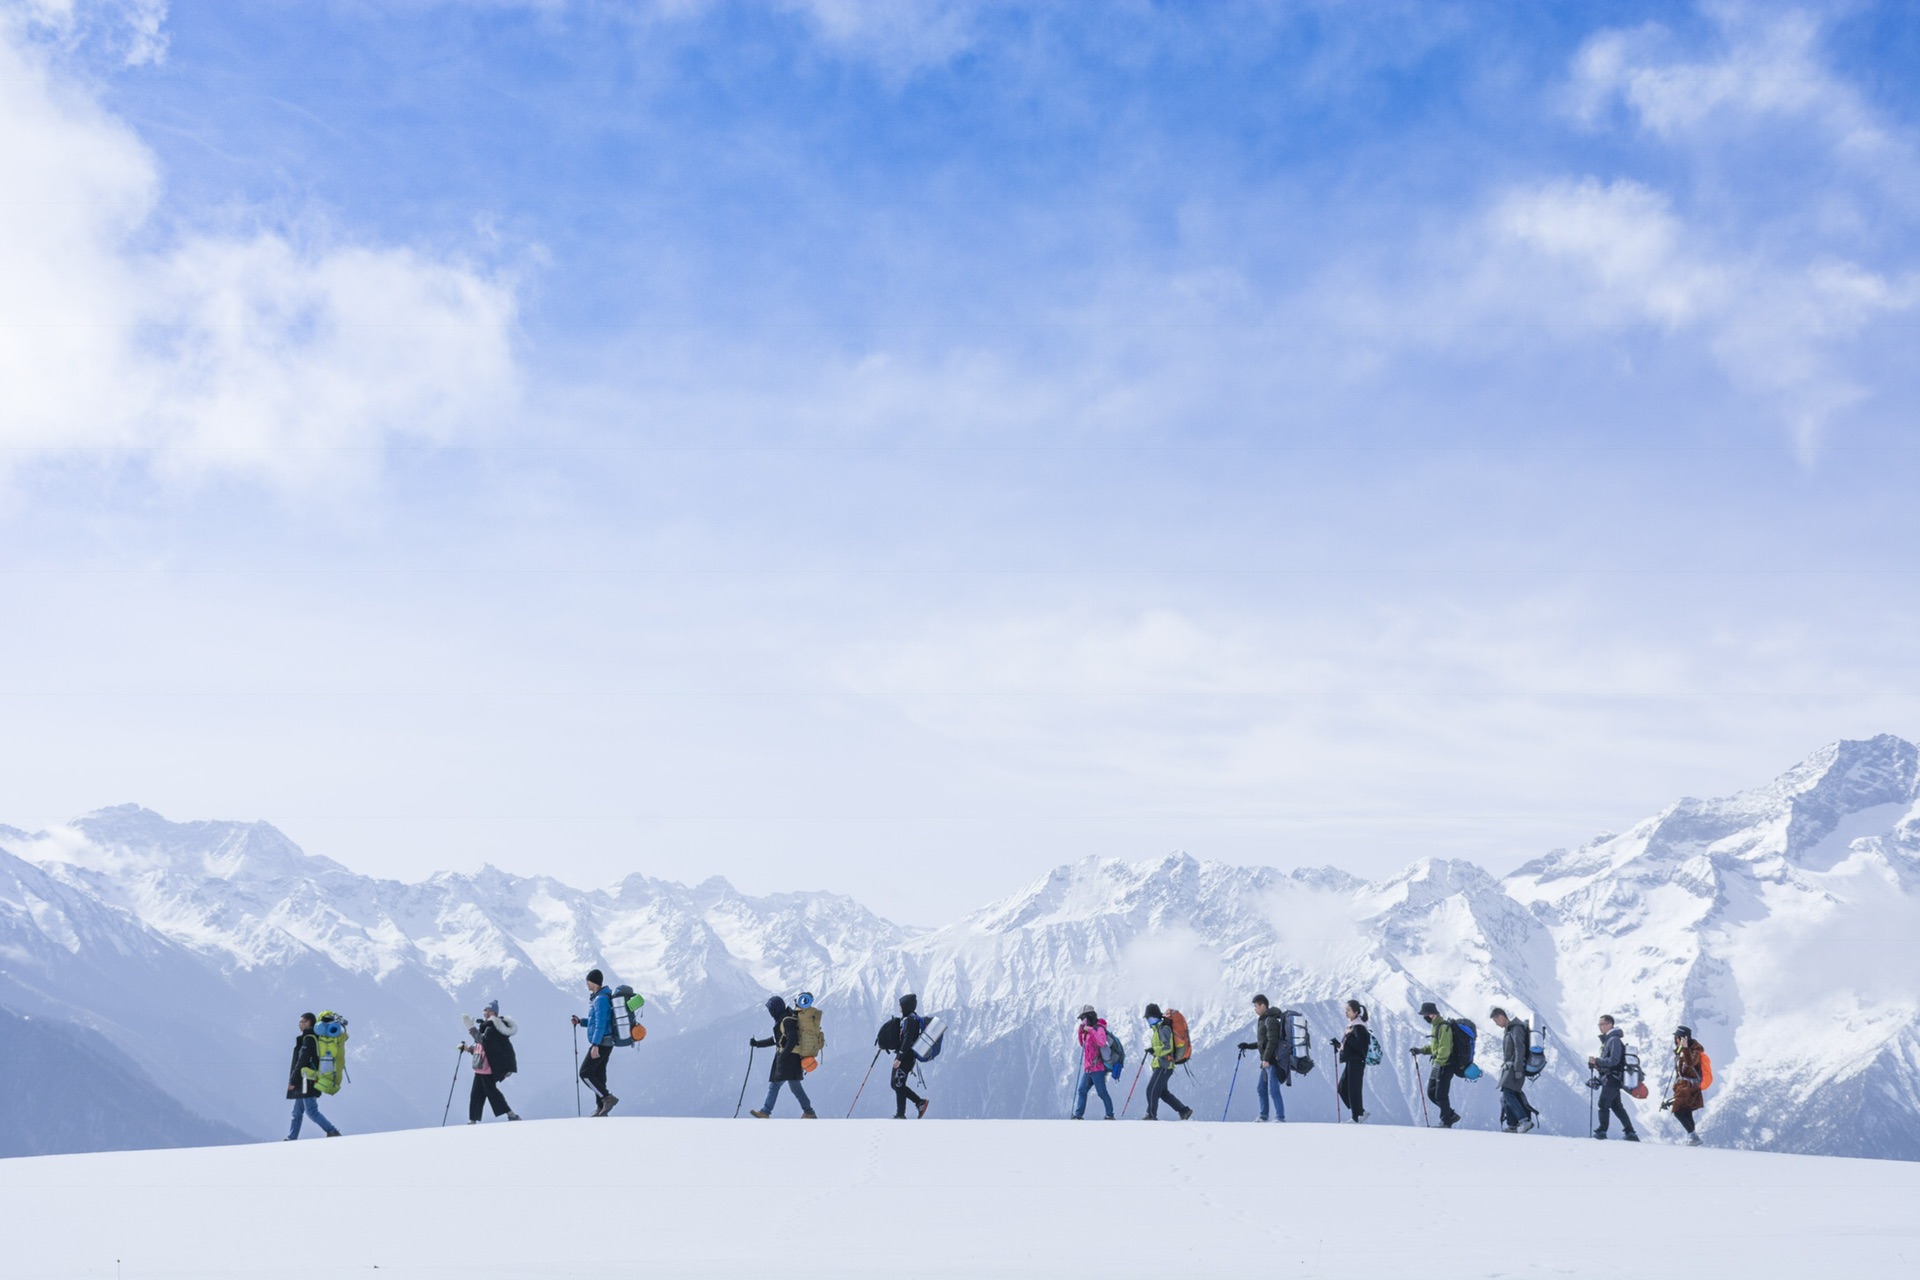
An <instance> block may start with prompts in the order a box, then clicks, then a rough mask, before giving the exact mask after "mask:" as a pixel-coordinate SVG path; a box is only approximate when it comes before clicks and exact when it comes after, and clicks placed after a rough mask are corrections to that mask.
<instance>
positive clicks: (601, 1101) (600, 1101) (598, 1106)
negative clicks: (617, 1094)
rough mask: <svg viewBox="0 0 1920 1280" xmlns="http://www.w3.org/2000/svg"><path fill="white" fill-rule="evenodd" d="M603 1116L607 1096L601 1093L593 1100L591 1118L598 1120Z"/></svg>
mask: <svg viewBox="0 0 1920 1280" xmlns="http://www.w3.org/2000/svg"><path fill="white" fill-rule="evenodd" d="M605 1114H607V1095H606V1094H604V1093H603V1094H601V1095H600V1096H599V1097H597V1098H595V1099H594V1100H593V1118H594V1119H596V1120H598V1119H599V1118H600V1117H601V1116H603V1115H605Z"/></svg>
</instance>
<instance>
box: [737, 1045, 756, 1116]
mask: <svg viewBox="0 0 1920 1280" xmlns="http://www.w3.org/2000/svg"><path fill="white" fill-rule="evenodd" d="M753 1055H754V1048H753V1046H752V1045H748V1046H747V1074H746V1075H744V1076H742V1077H741V1078H740V1099H739V1101H737V1102H735V1103H734V1104H733V1118H734V1119H735V1120H738V1119H739V1118H740V1108H741V1107H744V1106H746V1105H747V1081H749V1080H751V1079H753Z"/></svg>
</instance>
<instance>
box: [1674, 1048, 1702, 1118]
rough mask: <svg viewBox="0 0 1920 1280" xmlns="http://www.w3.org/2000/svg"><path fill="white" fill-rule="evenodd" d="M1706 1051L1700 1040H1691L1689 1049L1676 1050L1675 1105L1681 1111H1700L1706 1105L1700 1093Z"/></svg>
mask: <svg viewBox="0 0 1920 1280" xmlns="http://www.w3.org/2000/svg"><path fill="white" fill-rule="evenodd" d="M1703 1052H1704V1050H1703V1049H1701V1047H1700V1042H1699V1041H1698V1040H1690V1041H1688V1042H1687V1047H1686V1048H1684V1049H1680V1050H1676V1051H1675V1053H1674V1055H1673V1105H1674V1108H1675V1109H1676V1110H1679V1111H1698V1110H1699V1109H1700V1108H1701V1107H1703V1106H1705V1105H1706V1101H1707V1100H1706V1098H1705V1096H1704V1095H1702V1094H1701V1092H1700V1055H1701V1053H1703Z"/></svg>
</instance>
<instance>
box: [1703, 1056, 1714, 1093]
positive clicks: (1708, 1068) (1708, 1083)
mask: <svg viewBox="0 0 1920 1280" xmlns="http://www.w3.org/2000/svg"><path fill="white" fill-rule="evenodd" d="M1711 1088H1713V1059H1712V1058H1709V1057H1708V1056H1707V1051H1706V1050H1705V1049H1702V1050H1701V1051H1700V1092H1702V1093H1705V1092H1706V1091H1707V1090H1709V1089H1711Z"/></svg>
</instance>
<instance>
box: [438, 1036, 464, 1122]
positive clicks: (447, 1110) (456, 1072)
mask: <svg viewBox="0 0 1920 1280" xmlns="http://www.w3.org/2000/svg"><path fill="white" fill-rule="evenodd" d="M455 1052H457V1053H458V1054H459V1055H460V1056H459V1057H458V1058H455V1059H454V1060H453V1083H452V1084H449V1085H448V1086H447V1105H446V1106H444V1107H442V1108H440V1127H441V1128H442V1129H444V1128H446V1127H447V1117H448V1116H449V1115H452V1114H453V1091H454V1090H455V1089H456V1088H458V1087H459V1085H460V1064H461V1063H463V1062H465V1061H466V1060H467V1051H466V1049H465V1048H461V1049H457V1050H455Z"/></svg>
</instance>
